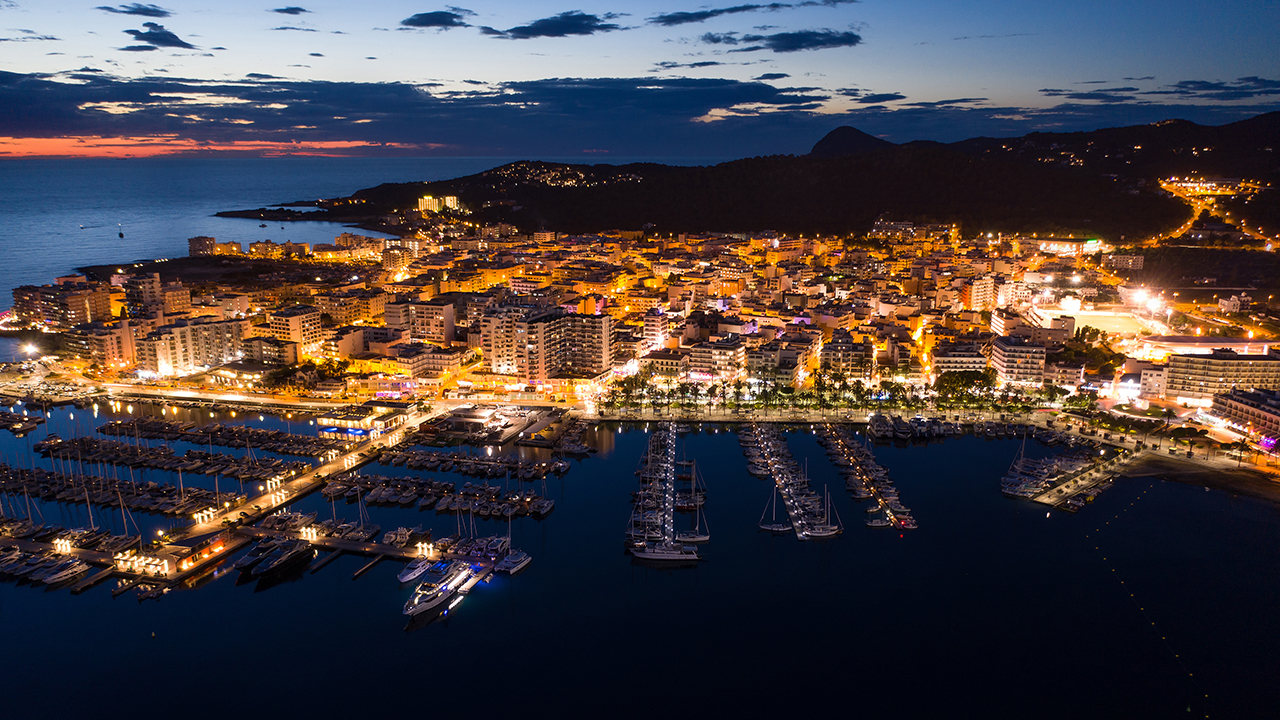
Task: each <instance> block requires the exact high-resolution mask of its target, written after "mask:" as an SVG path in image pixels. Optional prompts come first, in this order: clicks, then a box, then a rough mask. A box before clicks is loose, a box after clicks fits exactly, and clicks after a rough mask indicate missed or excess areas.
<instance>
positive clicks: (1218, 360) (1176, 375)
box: [1165, 348, 1280, 406]
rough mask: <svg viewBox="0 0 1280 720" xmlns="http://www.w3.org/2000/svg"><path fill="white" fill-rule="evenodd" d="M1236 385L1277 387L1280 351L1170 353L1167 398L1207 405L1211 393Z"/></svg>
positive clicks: (1166, 388)
mask: <svg viewBox="0 0 1280 720" xmlns="http://www.w3.org/2000/svg"><path fill="white" fill-rule="evenodd" d="M1236 388H1258V389H1263V390H1277V389H1280V353H1277V352H1275V351H1272V352H1270V353H1268V354H1266V355H1240V354H1238V353H1236V352H1235V351H1232V350H1228V349H1225V348H1219V349H1217V350H1214V351H1213V352H1211V353H1210V354H1208V355H1171V356H1169V375H1168V381H1167V383H1166V387H1165V396H1166V397H1168V398H1170V399H1174V400H1176V401H1178V402H1180V403H1188V404H1193V405H1201V406H1208V405H1209V404H1210V401H1211V399H1212V398H1213V396H1214V395H1217V394H1219V393H1226V392H1230V391H1232V390H1234V389H1236Z"/></svg>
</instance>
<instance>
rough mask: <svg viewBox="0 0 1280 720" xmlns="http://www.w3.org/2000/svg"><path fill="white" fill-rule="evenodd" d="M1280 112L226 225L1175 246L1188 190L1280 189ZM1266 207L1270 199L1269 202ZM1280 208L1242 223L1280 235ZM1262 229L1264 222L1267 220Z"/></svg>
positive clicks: (266, 213) (1250, 213) (483, 177)
mask: <svg viewBox="0 0 1280 720" xmlns="http://www.w3.org/2000/svg"><path fill="white" fill-rule="evenodd" d="M1277 149H1280V112H1274V113H1267V114H1265V115H1259V116H1257V117H1253V118H1250V119H1248V120H1242V121H1240V122H1236V123H1231V124H1229V125H1222V126H1218V127H1210V126H1204V125H1197V124H1195V123H1191V122H1187V121H1183V120H1167V121H1163V122H1159V123H1154V124H1151V125H1139V126H1130V127H1120V128H1108V129H1104V130H1096V131H1092V132H1077V133H1032V134H1030V135H1026V136H1023V137H1019V138H1003V139H996V138H973V139H971V140H964V141H962V142H958V143H952V144H950V145H943V144H940V143H932V142H912V143H906V144H903V145H894V144H892V143H889V142H887V141H885V140H881V139H879V138H876V137H873V136H871V135H868V134H866V133H863V132H861V131H859V130H857V129H856V128H852V127H839V128H836V129H835V130H833V131H832V132H830V133H828V134H827V135H826V136H825V137H823V138H822V139H821V140H819V141H818V142H817V143H816V144H815V145H814V147H813V150H812V151H811V152H810V154H809V155H805V156H769V157H756V158H747V159H743V160H736V161H733V162H728V163H722V164H720V165H715V166H710V167H673V166H666V165H658V164H653V163H638V164H633V165H562V164H556V163H546V162H534V161H525V162H517V163H512V164H509V165H504V166H502V167H498V168H494V169H492V170H488V171H485V172H483V173H479V174H476V175H471V176H467V177H462V178H455V179H453V180H446V181H441V182H430V183H403V184H387V185H379V186H377V187H374V188H368V189H366V190H361V191H359V192H357V193H355V194H353V195H352V196H351V197H350V198H341V199H336V200H330V201H323V202H321V203H318V204H317V203H314V202H312V203H297V204H296V205H299V206H308V207H317V208H319V209H317V210H314V211H303V210H295V209H289V208H286V209H276V210H264V209H258V210H241V211H234V212H227V213H219V214H220V215H229V216H237V217H253V218H259V217H262V218H265V219H271V220H331V221H337V222H348V223H359V224H361V225H362V226H364V227H380V226H381V227H385V222H386V221H385V220H384V217H385V216H388V215H395V214H397V213H403V212H404V211H405V210H407V209H410V208H413V207H415V206H416V202H417V199H418V198H419V197H421V196H423V195H456V196H458V197H460V198H461V199H462V201H463V202H464V203H465V204H466V205H467V206H468V207H470V208H475V209H477V212H478V213H479V217H480V219H482V220H485V221H491V222H492V221H502V222H508V223H512V224H514V225H516V226H518V227H520V228H522V229H524V230H538V229H551V230H557V231H561V232H593V231H600V230H610V229H615V228H627V229H641V228H649V229H652V230H654V231H657V232H686V231H687V232H698V231H704V230H717V231H725V232H734V231H752V230H765V229H770V230H777V231H781V232H790V233H824V234H837V235H843V234H856V233H860V232H864V231H866V230H867V229H868V228H869V227H870V226H871V224H872V223H873V222H874V220H875V219H876V218H877V217H879V216H881V215H889V216H891V217H895V218H901V219H905V220H913V221H916V222H955V223H960V224H961V225H962V226H963V227H964V228H965V230H966V231H968V232H976V231H986V230H989V231H995V232H1024V233H1031V232H1038V233H1075V234H1083V235H1091V236H1097V237H1101V238H1103V239H1106V240H1110V241H1120V240H1129V241H1133V240H1136V239H1139V240H1140V239H1144V238H1147V237H1150V236H1153V235H1156V234H1158V233H1161V232H1165V231H1168V230H1171V229H1173V228H1175V227H1177V226H1179V225H1180V224H1182V223H1183V222H1184V221H1186V220H1187V219H1188V218H1189V217H1190V215H1189V212H1190V211H1189V209H1188V208H1187V207H1186V206H1184V205H1183V204H1182V203H1180V202H1179V201H1177V200H1175V199H1172V198H1169V197H1166V196H1164V194H1163V193H1162V192H1160V191H1159V189H1158V188H1159V186H1158V183H1157V180H1158V179H1160V178H1165V177H1169V176H1174V175H1179V176H1183V175H1202V176H1221V177H1238V178H1249V179H1254V180H1260V181H1262V182H1264V183H1266V182H1273V183H1274V184H1276V185H1280V155H1278V154H1277ZM1263 196H1265V197H1263ZM1277 205H1278V204H1277V203H1276V202H1275V195H1274V194H1272V193H1263V194H1262V195H1261V196H1259V197H1258V199H1257V200H1255V201H1254V202H1252V203H1248V204H1247V205H1246V204H1245V203H1243V202H1241V203H1239V206H1235V205H1233V206H1232V208H1231V210H1232V212H1235V213H1239V214H1240V215H1241V216H1243V217H1245V218H1247V219H1249V220H1250V221H1251V224H1253V225H1255V226H1256V225H1258V224H1261V225H1263V226H1264V227H1267V226H1272V225H1276V218H1277V215H1278V213H1277V210H1276V207H1277ZM1255 216H1256V217H1255Z"/></svg>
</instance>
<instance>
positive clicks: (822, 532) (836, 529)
mask: <svg viewBox="0 0 1280 720" xmlns="http://www.w3.org/2000/svg"><path fill="white" fill-rule="evenodd" d="M823 495H824V496H825V499H826V506H825V509H824V510H823V513H822V522H821V523H818V524H815V525H809V526H807V527H805V528H804V530H803V531H802V532H803V533H804V536H805V537H806V538H829V537H835V536H836V535H839V534H840V533H841V532H843V531H844V528H842V527H840V516H839V515H837V516H836V521H835V522H834V523H833V522H831V513H832V511H833V508H832V507H831V492H830V491H829V490H827V489H826V488H825V487H824V488H823Z"/></svg>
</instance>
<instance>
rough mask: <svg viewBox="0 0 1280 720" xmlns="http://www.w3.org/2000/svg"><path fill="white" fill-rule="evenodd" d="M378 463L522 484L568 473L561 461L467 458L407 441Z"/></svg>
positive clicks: (459, 453)
mask: <svg viewBox="0 0 1280 720" xmlns="http://www.w3.org/2000/svg"><path fill="white" fill-rule="evenodd" d="M378 462H379V463H381V464H383V465H391V466H394V467H405V468H408V469H410V470H431V471H438V472H455V473H458V474H459V475H471V476H475V477H487V478H500V477H511V478H514V479H517V480H525V481H534V480H541V479H543V478H545V477H546V476H547V475H548V474H555V475H563V474H565V473H566V472H568V471H569V463H567V462H565V461H564V460H555V461H537V462H534V461H524V460H520V459H519V458H513V457H488V456H477V455H468V454H467V453H464V452H457V451H445V450H415V449H412V444H411V441H409V440H405V441H403V442H401V443H400V444H399V445H396V446H394V447H392V448H388V449H386V450H383V451H382V454H381V455H379V456H378Z"/></svg>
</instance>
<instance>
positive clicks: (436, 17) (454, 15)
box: [400, 8, 475, 30]
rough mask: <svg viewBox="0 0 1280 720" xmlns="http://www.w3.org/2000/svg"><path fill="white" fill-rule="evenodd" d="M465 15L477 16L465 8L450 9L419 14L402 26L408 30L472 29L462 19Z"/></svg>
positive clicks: (405, 20)
mask: <svg viewBox="0 0 1280 720" xmlns="http://www.w3.org/2000/svg"><path fill="white" fill-rule="evenodd" d="M464 15H475V13H473V12H471V11H470V10H464V9H463V8H450V9H449V10H437V11H435V12H425V13H418V14H417V15H412V16H410V17H407V18H405V19H404V20H401V21H400V24H401V25H402V26H404V27H407V28H439V29H441V30H448V29H450V28H464V27H471V26H470V25H468V24H467V22H466V21H464V20H463V19H462V18H463V17H464Z"/></svg>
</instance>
